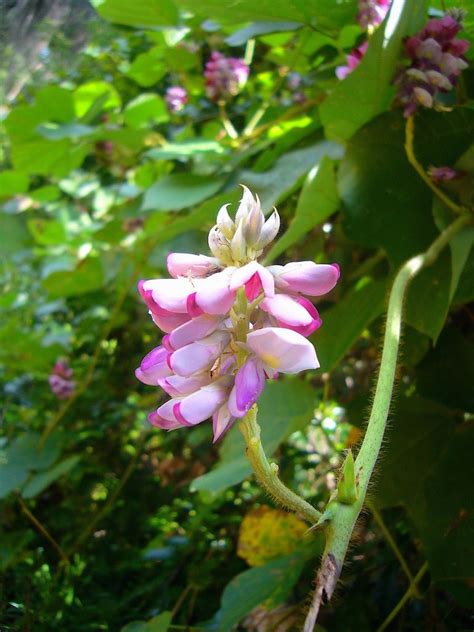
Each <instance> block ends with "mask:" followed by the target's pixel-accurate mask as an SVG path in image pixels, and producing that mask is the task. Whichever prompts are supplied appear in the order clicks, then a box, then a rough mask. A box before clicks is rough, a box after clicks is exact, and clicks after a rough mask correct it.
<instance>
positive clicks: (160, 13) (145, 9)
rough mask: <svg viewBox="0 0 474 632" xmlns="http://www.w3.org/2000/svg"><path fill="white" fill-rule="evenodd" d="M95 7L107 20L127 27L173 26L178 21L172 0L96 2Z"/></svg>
mask: <svg viewBox="0 0 474 632" xmlns="http://www.w3.org/2000/svg"><path fill="white" fill-rule="evenodd" d="M95 5H96V8H97V11H98V13H99V15H101V16H102V17H103V18H104V19H105V20H109V21H110V22H116V23H117V24H125V25H126V26H147V27H148V26H161V25H164V24H172V25H173V24H177V21H178V11H177V9H176V6H175V5H174V3H173V2H172V0H134V1H133V2H130V0H100V1H97V0H96V2H95Z"/></svg>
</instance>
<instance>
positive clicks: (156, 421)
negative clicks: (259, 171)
mask: <svg viewBox="0 0 474 632" xmlns="http://www.w3.org/2000/svg"><path fill="white" fill-rule="evenodd" d="M227 206H228V205H225V206H223V207H222V208H221V209H220V211H219V212H218V215H217V224H216V225H215V226H214V227H213V228H212V229H211V231H210V233H209V246H210V249H211V251H212V255H213V256H212V257H208V256H205V255H194V254H187V253H171V254H170V255H169V256H168V260H167V267H168V271H169V273H170V275H171V277H172V278H170V279H151V280H148V281H140V283H139V286H138V289H139V292H140V294H141V296H142V298H143V300H144V301H145V303H146V305H147V306H148V308H149V311H150V315H151V317H152V319H153V321H154V322H155V324H156V325H157V326H158V327H159V328H160V329H162V330H163V331H164V332H165V334H166V335H165V336H164V337H163V340H162V344H161V345H160V346H159V347H157V348H155V349H154V350H153V351H151V352H150V353H149V354H148V355H147V356H146V357H145V358H144V359H143V360H142V363H141V365H140V367H139V368H138V369H137V370H136V376H137V378H138V379H139V380H141V381H142V382H143V383H145V384H149V385H156V386H160V387H161V388H162V389H163V390H164V391H165V392H166V393H167V394H168V395H170V397H171V399H169V400H168V401H167V402H165V403H164V404H162V405H161V406H160V407H159V408H158V409H157V410H156V411H155V412H153V413H152V414H151V415H150V417H149V419H150V421H151V423H152V424H153V425H155V426H157V427H159V428H163V429H165V430H173V429H175V428H179V427H183V426H194V425H196V424H199V423H201V422H203V421H205V420H206V419H208V418H209V417H212V419H213V428H214V440H217V439H218V438H219V437H220V436H221V435H222V434H223V433H224V432H225V431H226V430H227V429H228V428H229V427H230V426H231V425H232V423H233V422H234V421H235V419H238V418H240V417H243V416H244V415H245V414H246V413H247V411H248V410H249V409H250V408H251V407H252V406H253V404H254V403H255V402H256V401H257V400H258V398H259V397H260V395H261V394H262V392H263V389H264V388H265V383H266V380H268V379H275V378H276V377H277V376H278V374H279V373H288V374H294V373H299V372H300V371H304V370H307V369H316V368H318V367H319V363H318V359H317V357H316V352H315V349H314V347H313V345H312V344H311V342H309V341H308V340H307V337H308V336H309V335H310V334H312V333H313V332H314V331H315V330H316V329H317V328H318V327H320V326H321V319H320V317H319V314H318V312H317V310H316V308H315V307H314V305H313V303H312V302H311V301H310V300H309V299H308V298H307V297H313V296H321V295H323V294H326V293H327V292H330V291H331V290H332V289H333V287H334V286H335V285H336V283H337V280H338V278H339V268H338V266H337V265H335V264H331V265H326V264H317V263H314V262H313V261H301V262H295V263H288V264H286V265H284V266H282V265H275V266H269V267H265V266H263V265H261V264H260V263H258V258H259V257H260V256H261V255H262V253H263V250H264V249H265V248H266V247H267V246H268V245H269V244H270V242H271V241H272V240H273V239H274V238H275V236H276V235H277V233H278V229H279V226H280V219H279V216H278V213H277V211H276V210H275V211H274V212H273V213H272V214H271V215H270V217H269V218H268V219H265V216H264V214H263V212H262V210H261V207H260V202H259V200H258V198H254V197H253V196H252V194H251V193H250V191H249V190H248V189H247V188H245V187H244V193H243V197H242V200H241V202H240V205H239V207H238V209H237V212H236V215H235V218H234V219H232V218H231V217H230V215H229V213H228V211H227Z"/></svg>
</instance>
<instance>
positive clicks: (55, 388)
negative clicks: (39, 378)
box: [48, 360, 76, 399]
mask: <svg viewBox="0 0 474 632" xmlns="http://www.w3.org/2000/svg"><path fill="white" fill-rule="evenodd" d="M72 376H73V371H72V369H71V367H70V366H69V364H68V362H67V360H58V361H57V362H56V363H55V365H54V367H53V368H52V370H51V373H50V375H49V377H48V382H49V386H50V388H51V390H52V392H53V393H54V395H56V397H57V398H58V399H69V398H70V397H71V395H72V394H73V393H74V389H75V387H76V383H75V382H74V380H73V379H72Z"/></svg>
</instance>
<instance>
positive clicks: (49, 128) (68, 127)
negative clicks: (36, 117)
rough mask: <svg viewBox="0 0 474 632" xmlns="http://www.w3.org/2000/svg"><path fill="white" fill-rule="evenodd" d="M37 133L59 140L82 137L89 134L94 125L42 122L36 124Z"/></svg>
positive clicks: (93, 129)
mask: <svg viewBox="0 0 474 632" xmlns="http://www.w3.org/2000/svg"><path fill="white" fill-rule="evenodd" d="M37 129H38V133H39V134H40V135H41V136H42V137H43V138H47V139H48V140H61V139H63V138H82V137H83V136H90V135H91V134H93V132H94V131H95V128H94V127H90V126H89V125H81V124H80V123H66V124H64V125H57V124H56V123H43V124H42V125H38V128H37Z"/></svg>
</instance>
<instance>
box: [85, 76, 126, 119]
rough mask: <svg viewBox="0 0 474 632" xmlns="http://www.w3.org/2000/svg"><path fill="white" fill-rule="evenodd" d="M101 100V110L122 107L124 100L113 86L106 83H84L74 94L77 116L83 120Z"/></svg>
mask: <svg viewBox="0 0 474 632" xmlns="http://www.w3.org/2000/svg"><path fill="white" fill-rule="evenodd" d="M98 99H100V105H101V108H100V110H101V111H103V110H114V109H117V108H119V107H120V105H121V103H122V100H121V98H120V95H119V93H118V92H117V90H116V89H115V88H114V86H113V85H111V84H110V83H107V82H106V81H89V82H88V83H83V84H82V85H80V86H79V87H78V88H77V89H76V90H75V92H74V106H75V110H76V116H77V117H78V118H82V117H84V116H86V115H87V114H88V111H89V110H90V109H91V108H92V107H93V106H94V104H95V103H96V102H97V100H98Z"/></svg>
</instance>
